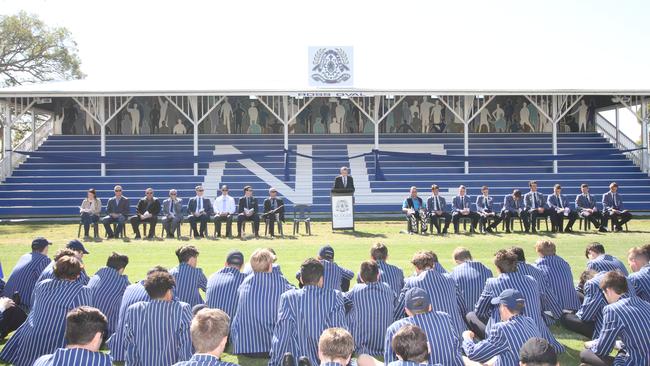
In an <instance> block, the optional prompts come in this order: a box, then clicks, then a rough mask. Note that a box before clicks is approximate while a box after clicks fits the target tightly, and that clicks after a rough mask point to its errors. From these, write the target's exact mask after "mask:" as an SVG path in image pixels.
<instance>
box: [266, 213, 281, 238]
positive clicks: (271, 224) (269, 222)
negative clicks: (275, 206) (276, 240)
mask: <svg viewBox="0 0 650 366" xmlns="http://www.w3.org/2000/svg"><path fill="white" fill-rule="evenodd" d="M276 215H277V214H268V215H267V214H264V215H263V216H264V221H265V222H266V227H267V230H268V232H269V235H271V236H273V235H274V229H275V224H276V223H277V224H278V231H280V225H282V222H281V221H280V220H277V217H276Z"/></svg>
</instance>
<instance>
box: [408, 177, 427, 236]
mask: <svg viewBox="0 0 650 366" xmlns="http://www.w3.org/2000/svg"><path fill="white" fill-rule="evenodd" d="M426 209H427V204H426V202H424V201H423V200H422V198H420V197H418V189H417V187H415V186H413V187H411V189H410V191H409V196H408V197H406V199H405V200H404V202H403V203H402V212H403V213H404V214H405V215H406V221H407V223H408V233H409V234H413V233H417V232H418V222H419V223H420V227H421V231H420V232H421V233H423V234H424V233H425V232H426V231H427V214H426Z"/></svg>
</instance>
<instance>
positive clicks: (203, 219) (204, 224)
mask: <svg viewBox="0 0 650 366" xmlns="http://www.w3.org/2000/svg"><path fill="white" fill-rule="evenodd" d="M209 220H210V216H208V214H203V215H200V216H198V217H197V216H194V215H190V216H188V217H187V221H188V222H189V223H190V227H191V228H192V235H193V236H194V237H199V236H200V237H202V238H203V237H205V233H206V231H207V230H208V221H209ZM196 223H199V224H200V230H199V231H197V230H196Z"/></svg>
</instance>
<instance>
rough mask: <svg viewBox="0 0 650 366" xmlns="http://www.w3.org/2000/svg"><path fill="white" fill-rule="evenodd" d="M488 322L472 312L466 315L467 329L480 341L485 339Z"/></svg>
mask: <svg viewBox="0 0 650 366" xmlns="http://www.w3.org/2000/svg"><path fill="white" fill-rule="evenodd" d="M487 322H488V319H481V318H479V317H478V315H476V313H475V312H473V311H470V312H469V313H467V315H465V323H466V324H467V328H469V330H471V331H472V332H474V335H476V337H477V338H478V339H485V324H486V323H487Z"/></svg>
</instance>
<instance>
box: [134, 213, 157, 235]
mask: <svg viewBox="0 0 650 366" xmlns="http://www.w3.org/2000/svg"><path fill="white" fill-rule="evenodd" d="M129 221H130V222H131V227H133V232H134V233H135V237H136V238H139V237H140V224H142V223H145V222H146V223H149V234H148V235H147V238H149V239H151V238H153V237H154V236H156V224H157V223H158V217H157V216H151V217H150V218H148V219H144V220H143V219H141V218H140V216H138V215H135V216H131V218H130V219H129Z"/></svg>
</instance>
